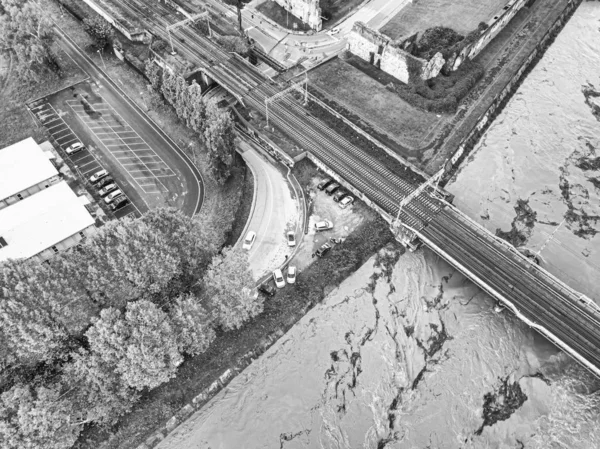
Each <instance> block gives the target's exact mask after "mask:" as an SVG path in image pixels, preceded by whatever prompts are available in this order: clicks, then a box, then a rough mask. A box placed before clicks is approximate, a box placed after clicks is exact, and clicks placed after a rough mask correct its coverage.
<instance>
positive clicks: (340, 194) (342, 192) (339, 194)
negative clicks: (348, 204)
mask: <svg viewBox="0 0 600 449" xmlns="http://www.w3.org/2000/svg"><path fill="white" fill-rule="evenodd" d="M346 195H348V192H346V191H345V190H343V189H338V191H337V192H335V195H333V201H335V202H336V203H337V202H339V201H340V200H341V199H343V198H344V197H345V196H346Z"/></svg>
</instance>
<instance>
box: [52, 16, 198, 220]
mask: <svg viewBox="0 0 600 449" xmlns="http://www.w3.org/2000/svg"><path fill="white" fill-rule="evenodd" d="M55 29H56V32H57V37H58V42H59V43H60V45H61V47H62V48H63V50H64V51H65V52H66V53H67V55H68V56H69V57H71V58H72V59H73V61H75V63H76V64H77V65H78V66H79V67H80V68H81V69H82V70H83V71H84V72H86V73H87V74H88V75H89V76H90V79H91V80H92V81H94V82H95V83H96V84H97V85H98V86H99V91H100V92H101V95H102V97H103V99H104V100H105V101H106V102H107V103H108V104H109V105H110V106H111V107H112V110H114V112H115V113H116V114H118V116H120V117H121V118H122V119H123V121H124V122H126V123H127V124H128V125H129V126H130V127H131V128H132V129H133V130H135V132H136V133H137V134H138V135H139V136H140V137H141V138H142V139H143V140H144V141H145V143H146V144H147V145H148V146H149V147H150V148H151V149H152V150H153V151H154V153H155V154H156V155H158V157H159V158H160V159H161V160H162V161H163V162H164V164H166V166H168V167H169V168H170V169H171V170H172V171H173V172H175V173H178V174H179V175H180V180H179V182H180V183H181V195H182V196H184V199H183V201H182V202H181V201H180V203H181V206H180V210H181V211H182V212H183V213H185V214H186V215H188V216H192V215H194V214H196V213H198V212H199V211H200V208H201V207H202V202H203V200H204V185H203V181H202V176H201V174H200V172H199V171H198V169H197V168H196V167H195V166H194V164H193V163H192V162H191V160H190V159H189V158H188V157H187V155H186V154H185V153H184V152H183V151H182V150H181V149H180V148H179V147H177V145H176V144H175V143H174V142H173V141H172V140H171V139H170V138H169V137H168V136H167V135H166V134H165V133H164V132H163V131H162V130H161V129H160V128H159V127H158V125H156V124H155V123H154V122H153V121H152V120H151V119H150V118H149V117H148V116H147V115H146V114H144V112H143V111H142V110H141V109H140V108H139V107H138V106H137V105H136V104H135V102H133V100H131V99H129V98H128V97H127V95H126V94H125V93H124V92H123V91H122V90H121V89H120V88H119V87H118V86H117V85H116V84H115V82H114V81H112V80H111V79H110V77H109V76H108V75H107V74H106V73H105V72H104V71H102V70H101V69H100V67H98V66H97V65H96V64H95V63H94V61H92V59H90V58H89V57H88V56H87V55H86V54H85V52H84V51H83V50H82V49H81V48H79V47H78V46H77V44H76V43H75V42H74V41H73V40H72V39H71V38H70V37H69V36H68V35H67V34H66V33H65V32H64V31H63V30H61V29H60V28H58V27H55ZM100 147H101V149H102V148H104V150H105V151H106V153H107V154H106V156H107V157H108V158H113V159H114V158H115V156H114V155H113V154H111V152H110V151H108V149H107V148H105V147H104V146H102V145H100ZM123 171H124V172H125V174H126V175H130V174H129V173H127V170H123ZM131 184H132V185H134V186H135V188H136V190H137V191H138V193H139V194H140V196H141V197H147V196H148V195H149V193H147V192H145V191H144V189H143V186H138V185H136V181H135V180H134V179H133V178H132V180H131ZM146 202H147V203H148V201H146ZM150 205H151V207H152V206H156V204H152V203H150ZM165 205H168V203H167V204H165Z"/></svg>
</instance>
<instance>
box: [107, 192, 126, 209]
mask: <svg viewBox="0 0 600 449" xmlns="http://www.w3.org/2000/svg"><path fill="white" fill-rule="evenodd" d="M128 202H129V200H128V199H127V197H126V196H125V195H119V196H118V197H116V198H115V199H114V200H113V201H112V203H111V204H110V208H111V210H117V209H120V208H122V207H123V206H125V205H126V204H127V203H128Z"/></svg>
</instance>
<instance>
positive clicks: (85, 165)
mask: <svg viewBox="0 0 600 449" xmlns="http://www.w3.org/2000/svg"><path fill="white" fill-rule="evenodd" d="M90 164H98V161H96V160H91V161H90V162H86V163H85V164H82V165H77V167H79V168H80V169H81V168H83V167H87V166H88V165H90Z"/></svg>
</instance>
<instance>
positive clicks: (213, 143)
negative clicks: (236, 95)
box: [204, 100, 235, 184]
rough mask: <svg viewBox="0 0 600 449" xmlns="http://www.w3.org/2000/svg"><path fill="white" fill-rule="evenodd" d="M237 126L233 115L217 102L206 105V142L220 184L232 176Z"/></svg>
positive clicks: (214, 172) (213, 172)
mask: <svg viewBox="0 0 600 449" xmlns="http://www.w3.org/2000/svg"><path fill="white" fill-rule="evenodd" d="M234 128H235V125H234V122H233V119H232V118H231V114H230V113H229V112H228V111H226V110H224V109H221V108H219V107H218V106H217V102H216V101H214V100H213V101H209V102H208V104H207V105H206V125H205V127H204V142H205V143H206V147H207V148H208V151H209V157H210V168H211V171H212V174H213V176H214V177H215V179H216V180H217V182H219V183H220V184H224V183H225V182H226V181H227V179H229V177H230V176H231V165H232V164H233V154H234V151H235V129H234Z"/></svg>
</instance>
